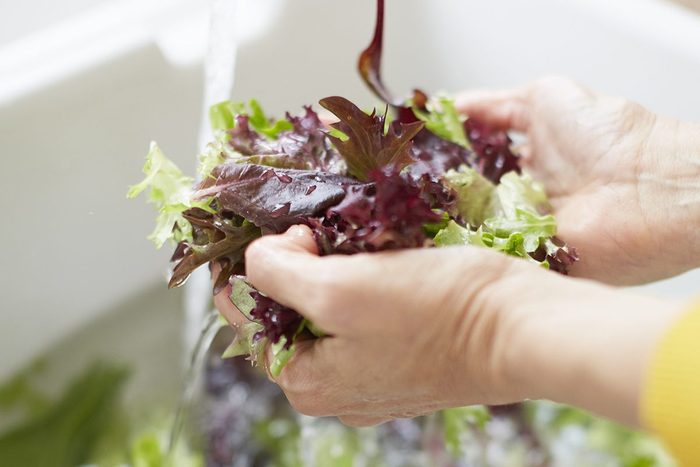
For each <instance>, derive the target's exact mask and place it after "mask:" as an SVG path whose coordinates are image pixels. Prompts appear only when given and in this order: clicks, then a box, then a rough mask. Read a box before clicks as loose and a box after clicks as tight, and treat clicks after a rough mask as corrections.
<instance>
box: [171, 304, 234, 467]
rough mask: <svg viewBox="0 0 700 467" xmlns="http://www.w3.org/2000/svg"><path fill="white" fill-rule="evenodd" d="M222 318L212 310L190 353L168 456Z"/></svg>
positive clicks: (182, 425) (191, 401) (198, 383)
mask: <svg viewBox="0 0 700 467" xmlns="http://www.w3.org/2000/svg"><path fill="white" fill-rule="evenodd" d="M221 326H222V325H221V320H220V319H219V314H218V313H217V312H215V311H212V312H210V314H209V317H208V318H207V319H206V323H205V325H204V328H202V330H201V331H200V333H199V337H198V338H197V340H196V342H195V345H194V348H193V349H192V353H191V355H190V360H189V363H188V367H187V371H186V372H185V378H184V388H183V390H182V394H181V396H180V402H179V404H178V407H177V410H176V411H175V417H174V420H173V425H172V428H171V430H170V437H169V441H168V457H170V456H172V455H173V453H174V452H175V448H176V447H177V443H178V440H179V439H180V435H181V433H182V430H183V427H184V425H185V420H186V418H187V414H188V412H189V409H190V407H192V403H193V401H194V400H195V397H196V395H197V392H198V391H197V389H198V387H199V386H200V384H201V381H202V376H203V373H204V362H205V358H206V356H207V352H208V350H209V347H211V343H212V342H213V341H214V337H216V334H217V333H218V332H219V330H220V329H221Z"/></svg>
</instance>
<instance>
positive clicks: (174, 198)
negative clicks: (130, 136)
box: [126, 142, 211, 248]
mask: <svg viewBox="0 0 700 467" xmlns="http://www.w3.org/2000/svg"><path fill="white" fill-rule="evenodd" d="M143 173H144V174H146V178H144V179H143V180H142V181H141V182H140V183H138V184H136V185H133V186H131V187H130V188H129V191H128V192H127V195H126V196H127V197H128V198H134V197H136V196H138V195H139V194H140V193H141V192H142V191H144V190H146V189H150V194H149V202H151V203H152V204H154V205H155V206H156V209H157V210H158V217H157V218H156V228H155V230H153V232H152V233H151V235H149V237H148V238H149V240H152V241H153V243H155V244H156V247H158V248H160V247H162V246H163V244H164V243H165V242H167V241H168V240H173V241H175V242H181V241H191V240H192V225H191V224H190V223H189V222H188V221H187V220H186V219H185V218H184V217H183V216H182V213H183V212H184V211H186V210H188V209H190V208H194V207H197V208H201V209H203V210H205V211H209V212H211V208H210V207H209V203H210V200H209V199H206V200H201V201H194V200H193V199H192V193H193V190H192V184H193V183H194V180H192V178H190V177H187V176H186V175H184V174H183V173H182V171H181V170H180V169H179V168H178V167H177V166H176V165H175V164H174V163H173V162H172V161H171V160H170V159H168V158H167V157H166V156H165V154H163V152H162V151H161V150H160V148H159V147H158V145H157V144H156V143H155V142H151V148H150V150H149V151H148V154H147V155H146V164H145V165H144V166H143Z"/></svg>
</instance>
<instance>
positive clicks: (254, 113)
mask: <svg viewBox="0 0 700 467" xmlns="http://www.w3.org/2000/svg"><path fill="white" fill-rule="evenodd" d="M236 115H247V116H248V118H249V120H248V123H249V124H250V126H251V127H253V129H255V131H257V132H258V133H261V134H263V135H265V136H266V137H267V138H269V139H275V138H277V135H279V134H280V133H281V132H282V131H285V130H291V129H292V128H293V126H292V123H291V122H290V121H288V120H275V119H271V118H269V117H268V116H267V115H266V114H265V111H264V110H263V108H262V106H261V105H260V103H259V102H258V101H257V100H255V99H251V100H250V101H249V102H248V106H247V108H246V105H245V104H244V103H242V102H231V101H223V102H219V103H218V104H214V105H212V106H211V107H210V108H209V121H210V123H211V127H212V130H215V131H216V130H230V129H231V128H233V127H234V126H235V124H236Z"/></svg>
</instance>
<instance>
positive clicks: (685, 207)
mask: <svg viewBox="0 0 700 467" xmlns="http://www.w3.org/2000/svg"><path fill="white" fill-rule="evenodd" d="M639 166H640V167H639V168H638V173H637V177H638V183H639V188H638V196H639V203H640V206H641V207H642V208H643V210H644V213H645V218H646V219H647V225H646V228H648V229H652V230H654V232H653V233H652V236H651V237H652V238H654V239H655V240H656V244H655V245H653V246H652V247H653V248H654V249H655V250H656V251H657V252H659V253H661V255H662V256H663V258H664V260H663V262H660V263H663V267H665V268H666V269H667V271H664V274H663V276H671V275H675V274H678V273H680V272H684V271H686V270H689V269H693V268H695V267H698V266H700V259H699V258H700V230H698V229H697V226H698V225H700V197H699V196H698V193H700V124H698V123H686V122H680V121H678V120H673V119H666V118H657V120H656V123H655V125H654V129H653V130H652V132H651V134H650V136H649V138H648V142H647V145H646V150H645V151H644V152H643V157H641V158H640V164H639Z"/></svg>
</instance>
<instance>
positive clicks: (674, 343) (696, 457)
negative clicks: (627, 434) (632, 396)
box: [641, 303, 700, 466]
mask: <svg viewBox="0 0 700 467" xmlns="http://www.w3.org/2000/svg"><path fill="white" fill-rule="evenodd" d="M641 403H642V407H641V410H642V412H641V413H642V419H643V422H644V423H645V424H646V426H647V427H648V428H649V429H650V430H652V431H653V432H654V433H655V434H656V435H658V436H659V437H660V438H661V439H662V440H663V441H664V442H665V443H666V445H667V446H668V447H669V449H670V450H671V452H672V453H673V455H674V456H675V457H676V459H677V460H678V461H679V463H680V465H681V466H700V303H698V304H696V305H695V306H694V307H692V308H691V309H690V310H689V311H688V312H687V313H685V314H683V315H682V316H681V317H680V318H679V319H678V320H677V321H676V322H675V323H674V324H673V325H672V326H671V328H670V329H669V330H668V331H667V333H666V334H665V336H664V337H663V338H662V339H661V341H660V342H659V344H658V347H657V348H656V351H655V353H654V355H653V357H652V359H651V362H650V365H649V370H648V374H647V383H646V387H645V388H644V392H643V394H642V401H641Z"/></svg>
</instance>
